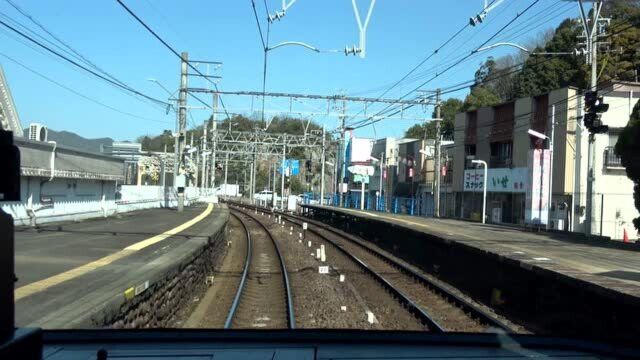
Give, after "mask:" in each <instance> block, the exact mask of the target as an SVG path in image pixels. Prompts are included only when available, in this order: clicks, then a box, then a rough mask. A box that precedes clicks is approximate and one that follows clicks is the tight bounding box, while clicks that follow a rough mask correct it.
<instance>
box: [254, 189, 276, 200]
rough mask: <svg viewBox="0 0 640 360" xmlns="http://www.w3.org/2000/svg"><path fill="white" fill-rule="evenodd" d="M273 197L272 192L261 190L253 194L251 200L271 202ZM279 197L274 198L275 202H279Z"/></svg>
mask: <svg viewBox="0 0 640 360" xmlns="http://www.w3.org/2000/svg"><path fill="white" fill-rule="evenodd" d="M272 197H273V191H271V190H262V191H260V192H259V193H256V194H253V198H254V199H255V200H264V201H271V199H272ZM279 199H280V197H279V196H276V200H279Z"/></svg>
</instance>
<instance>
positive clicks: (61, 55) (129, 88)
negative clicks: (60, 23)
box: [0, 20, 170, 106]
mask: <svg viewBox="0 0 640 360" xmlns="http://www.w3.org/2000/svg"><path fill="white" fill-rule="evenodd" d="M0 25H2V26H4V27H6V28H7V29H9V30H11V31H13V32H14V33H16V34H18V35H20V36H21V37H23V38H24V39H26V40H28V41H30V42H32V43H34V44H36V45H38V46H39V47H41V48H43V49H45V50H47V51H48V52H50V53H52V54H54V55H55V56H57V57H59V58H61V59H63V60H65V61H67V62H69V63H71V64H72V65H74V66H76V67H78V68H80V69H82V70H84V71H86V72H88V73H90V74H92V75H93V76H96V77H98V78H100V79H102V80H104V81H106V82H108V83H110V84H112V85H115V86H117V87H119V88H121V89H124V90H126V91H129V92H131V93H134V94H136V95H139V96H142V97H144V98H145V99H148V100H151V101H153V102H155V103H158V104H162V105H165V106H169V105H170V104H169V103H167V102H165V101H162V100H158V99H156V98H154V97H151V96H149V95H146V94H144V93H142V92H140V91H138V90H136V89H134V88H132V87H130V86H126V85H123V84H120V83H118V82H116V81H113V80H112V79H109V78H108V77H105V76H104V75H101V74H99V73H97V72H95V71H94V70H91V69H89V68H87V67H86V66H84V65H82V64H79V63H78V62H76V61H74V60H72V59H70V58H68V57H67V56H65V55H63V54H61V53H59V52H57V51H55V50H53V49H51V48H50V47H48V46H47V45H44V44H42V43H41V42H39V41H38V40H35V39H34V38H32V37H31V36H29V35H27V34H25V33H24V32H22V31H20V30H18V29H16V28H15V27H13V26H11V25H9V24H7V23H6V22H4V21H2V20H0Z"/></svg>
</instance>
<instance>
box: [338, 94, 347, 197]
mask: <svg viewBox="0 0 640 360" xmlns="http://www.w3.org/2000/svg"><path fill="white" fill-rule="evenodd" d="M346 111H347V104H346V102H345V101H344V100H343V101H342V115H341V116H340V121H341V125H340V130H341V132H342V137H341V138H340V146H339V148H340V151H339V155H338V156H339V158H338V159H339V161H338V162H339V164H340V178H339V179H338V183H339V184H340V185H339V186H338V194H340V203H339V206H340V207H342V204H343V203H344V199H343V194H344V193H343V192H342V184H343V183H344V178H345V177H346V166H347V165H346V164H345V156H344V155H345V131H346V129H345V125H344V121H345V118H346V115H345V113H346Z"/></svg>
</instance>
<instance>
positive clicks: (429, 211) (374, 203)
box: [324, 192, 433, 217]
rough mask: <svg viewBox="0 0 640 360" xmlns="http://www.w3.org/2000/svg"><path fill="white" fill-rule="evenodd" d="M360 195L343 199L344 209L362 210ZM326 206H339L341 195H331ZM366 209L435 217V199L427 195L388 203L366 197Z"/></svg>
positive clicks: (381, 199) (395, 198) (381, 197)
mask: <svg viewBox="0 0 640 360" xmlns="http://www.w3.org/2000/svg"><path fill="white" fill-rule="evenodd" d="M360 199H361V194H360V193H355V192H354V193H350V194H346V195H344V197H343V203H342V207H343V208H346V209H360ZM324 205H328V206H339V205H340V194H329V195H328V196H327V198H326V199H325V201H324ZM364 209H365V210H370V211H381V212H391V213H393V214H407V215H416V216H428V217H433V197H432V196H430V195H427V196H425V197H421V198H407V197H399V196H394V197H391V199H390V201H388V199H387V197H385V196H379V197H378V196H375V195H371V194H367V195H365V199H364Z"/></svg>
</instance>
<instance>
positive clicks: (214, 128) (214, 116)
mask: <svg viewBox="0 0 640 360" xmlns="http://www.w3.org/2000/svg"><path fill="white" fill-rule="evenodd" d="M212 105H213V106H212V107H211V108H212V113H211V137H212V139H213V147H212V149H211V188H213V189H215V187H216V141H217V131H218V122H217V121H218V94H215V93H214V94H213V104H212ZM214 195H215V194H214Z"/></svg>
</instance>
